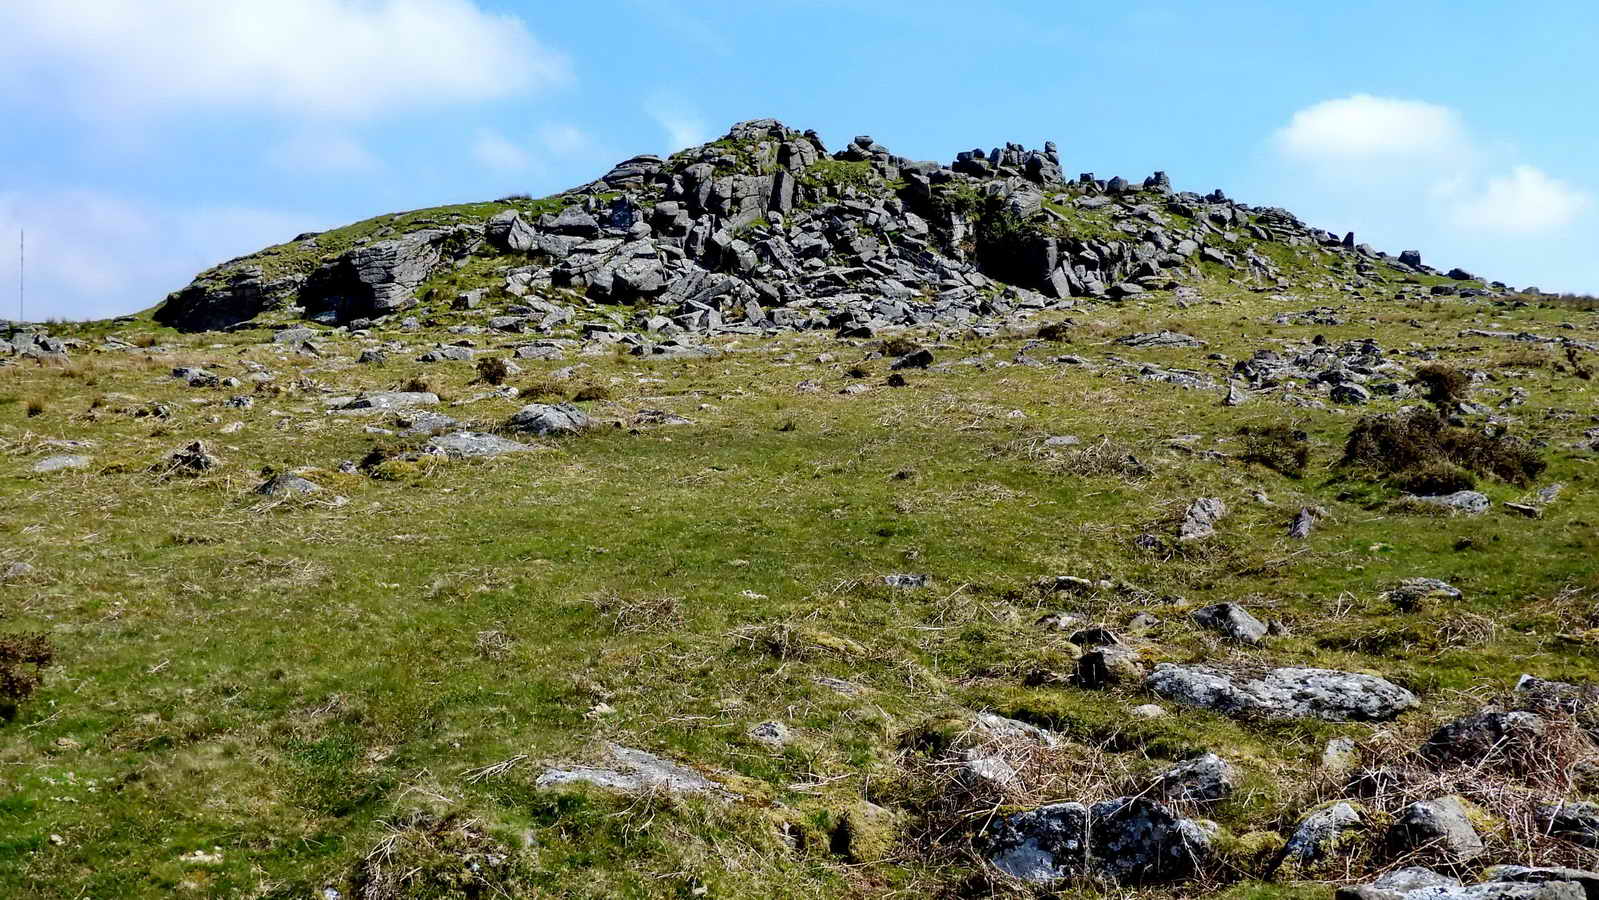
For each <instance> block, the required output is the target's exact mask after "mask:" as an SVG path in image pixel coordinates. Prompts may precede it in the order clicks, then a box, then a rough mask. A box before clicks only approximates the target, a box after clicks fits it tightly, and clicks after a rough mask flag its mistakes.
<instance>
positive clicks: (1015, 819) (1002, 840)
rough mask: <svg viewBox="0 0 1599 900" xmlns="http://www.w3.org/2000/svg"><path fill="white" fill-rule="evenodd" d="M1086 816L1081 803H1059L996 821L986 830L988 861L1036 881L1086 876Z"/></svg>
mask: <svg viewBox="0 0 1599 900" xmlns="http://www.w3.org/2000/svg"><path fill="white" fill-rule="evenodd" d="M1088 816H1089V812H1088V807H1086V806H1084V805H1083V804H1081V803H1055V804H1051V805H1049V806H1041V807H1039V808H1037V809H1030V810H1027V811H1025V812H1019V813H1013V814H1011V815H1009V816H1006V817H1004V818H1001V819H996V820H994V822H993V823H992V824H990V825H989V827H988V828H987V829H986V831H985V832H984V840H985V843H986V845H987V856H988V861H989V862H991V863H993V865H994V867H995V868H997V869H999V870H1000V871H1001V872H1004V873H1005V874H1007V875H1009V876H1011V877H1012V878H1020V879H1021V880H1023V881H1027V882H1030V883H1032V884H1054V883H1056V882H1059V881H1064V880H1066V879H1069V878H1077V877H1081V876H1083V875H1086V874H1087V873H1088V872H1089V824H1088Z"/></svg>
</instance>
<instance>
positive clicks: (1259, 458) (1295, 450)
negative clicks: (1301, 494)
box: [1238, 425, 1310, 478]
mask: <svg viewBox="0 0 1599 900" xmlns="http://www.w3.org/2000/svg"><path fill="white" fill-rule="evenodd" d="M1238 436H1239V437H1240V438H1242V439H1243V441H1244V452H1243V454H1242V455H1241V457H1240V458H1242V459H1243V460H1244V461H1245V462H1252V463H1259V464H1261V465H1263V466H1265V467H1266V468H1268V469H1271V470H1272V471H1274V472H1278V473H1281V474H1283V475H1287V476H1288V477H1289V478H1300V477H1303V476H1304V474H1305V469H1306V468H1307V467H1309V465H1310V435H1308V434H1306V433H1305V432H1303V431H1300V430H1299V429H1297V428H1290V427H1288V426H1287V425H1261V426H1251V425H1245V426H1244V427H1242V428H1240V429H1238Z"/></svg>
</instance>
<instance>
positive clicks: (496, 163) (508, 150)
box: [472, 130, 533, 172]
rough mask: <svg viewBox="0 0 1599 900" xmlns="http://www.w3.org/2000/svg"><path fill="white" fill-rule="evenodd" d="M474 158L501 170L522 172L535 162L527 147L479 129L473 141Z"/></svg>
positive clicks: (495, 133)
mask: <svg viewBox="0 0 1599 900" xmlns="http://www.w3.org/2000/svg"><path fill="white" fill-rule="evenodd" d="M472 158H473V159H475V160H477V161H478V163H479V164H481V165H484V166H487V167H488V168H490V169H497V170H499V171H501V172H521V171H523V170H525V169H527V168H528V167H530V166H531V165H532V164H533V158H532V156H530V155H529V154H528V152H527V151H526V150H525V149H523V148H521V147H519V146H517V145H516V144H513V143H511V142H510V141H509V140H507V139H506V138H505V137H504V136H503V135H501V134H499V133H497V132H493V131H488V130H482V131H479V132H478V133H477V137H476V138H475V139H474V140H473V141H472Z"/></svg>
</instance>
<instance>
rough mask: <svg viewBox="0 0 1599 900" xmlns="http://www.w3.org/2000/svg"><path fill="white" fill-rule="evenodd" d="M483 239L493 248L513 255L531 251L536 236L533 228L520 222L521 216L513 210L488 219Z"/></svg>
mask: <svg viewBox="0 0 1599 900" xmlns="http://www.w3.org/2000/svg"><path fill="white" fill-rule="evenodd" d="M483 237H484V238H485V239H486V240H487V241H488V242H489V243H490V244H491V245H493V246H494V247H496V248H498V249H500V250H503V251H506V252H514V253H526V252H527V251H529V250H531V249H533V247H534V246H535V244H536V241H537V235H536V234H535V233H534V230H533V227H532V226H531V225H529V224H528V223H527V222H525V221H523V220H522V214H521V213H520V212H518V211H516V210H514V209H508V210H505V211H504V212H502V213H499V214H498V215H496V216H494V218H492V219H489V221H488V224H487V225H485V226H484V227H483Z"/></svg>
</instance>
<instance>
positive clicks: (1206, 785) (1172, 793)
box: [1156, 753, 1234, 804]
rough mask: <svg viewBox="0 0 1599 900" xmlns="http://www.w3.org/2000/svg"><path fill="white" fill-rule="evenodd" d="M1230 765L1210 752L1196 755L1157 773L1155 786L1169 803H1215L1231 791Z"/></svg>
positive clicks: (1225, 797)
mask: <svg viewBox="0 0 1599 900" xmlns="http://www.w3.org/2000/svg"><path fill="white" fill-rule="evenodd" d="M1233 778H1234V773H1233V767H1232V766H1231V765H1229V764H1228V762H1227V761H1226V760H1224V759H1222V758H1221V757H1219V756H1217V755H1216V754H1214V753H1206V754H1204V755H1202V756H1197V757H1195V758H1193V759H1190V760H1188V761H1187V762H1183V763H1179V764H1177V765H1176V766H1173V767H1172V768H1170V769H1167V770H1166V771H1165V772H1163V773H1161V776H1160V778H1159V780H1158V781H1157V782H1156V789H1157V790H1158V791H1159V792H1160V795H1161V797H1162V798H1164V799H1165V800H1167V801H1169V802H1173V803H1200V804H1210V803H1217V802H1220V801H1222V800H1225V799H1227V798H1228V797H1229V796H1231V795H1232V792H1233Z"/></svg>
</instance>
